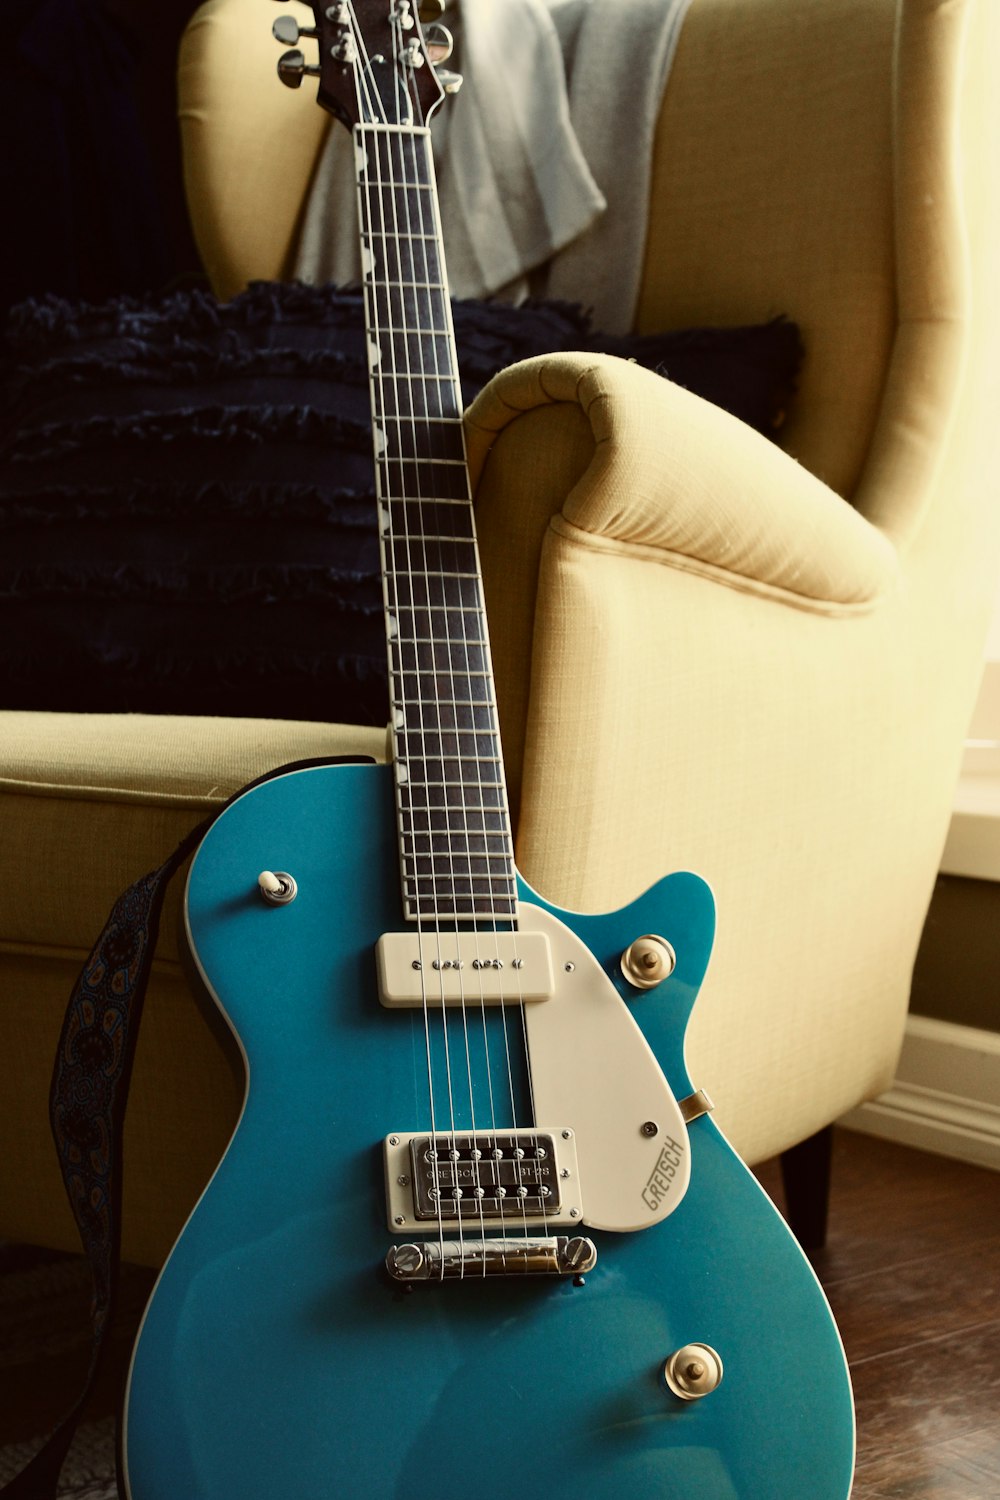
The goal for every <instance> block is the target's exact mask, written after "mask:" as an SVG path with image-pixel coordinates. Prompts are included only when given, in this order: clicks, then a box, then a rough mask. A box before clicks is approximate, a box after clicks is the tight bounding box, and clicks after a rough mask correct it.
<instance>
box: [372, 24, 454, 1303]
mask: <svg viewBox="0 0 1000 1500" xmlns="http://www.w3.org/2000/svg"><path fill="white" fill-rule="evenodd" d="M391 32H392V47H393V59H392V61H393V67H392V78H393V79H394V80H395V81H396V85H397V90H398V86H399V85H398V80H399V79H400V77H402V78H403V79H404V80H405V79H406V69H405V66H404V65H403V53H404V47H403V35H402V33H403V26H402V16H401V15H399V14H398V13H397V14H394V16H393V18H392V25H391ZM406 98H407V99H409V98H410V93H409V90H408V89H407V90H406ZM402 113H403V111H401V110H400V109H399V108H398V107H397V109H396V115H397V117H398V116H400V115H401V114H402ZM403 138H404V137H403V135H402V133H401V134H400V135H399V137H398V138H397V139H398V141H399V143H400V150H401V151H402V144H401V143H402V140H403ZM374 144H375V161H376V168H377V173H378V185H379V189H380V192H379V199H380V213H381V218H380V222H381V229H382V247H383V263H384V265H385V268H386V275H385V295H386V316H387V320H388V326H389V330H390V344H391V345H392V348H393V351H394V355H395V351H396V348H397V343H396V341H394V340H393V338H392V294H391V289H390V281H391V278H390V276H389V274H388V273H389V271H390V270H391V263H390V258H389V236H388V231H387V223H386V213H385V203H386V197H385V192H384V186H385V183H384V182H383V176H382V161H381V155H380V150H379V141H378V138H377V137H376V139H375V143H374ZM393 144H394V143H393V137H392V136H391V135H390V134H387V135H386V137H385V147H386V160H387V166H388V185H389V189H390V194H389V202H390V204H391V208H392V218H393V225H394V234H393V237H394V240H395V246H396V268H397V270H398V271H399V272H401V271H402V238H401V236H400V233H399V219H398V208H397V187H398V184H397V183H396V181H395V176H394V162H393ZM404 186H405V179H404ZM408 196H409V194H408V192H407V198H408ZM412 243H413V242H412V238H411V239H410V240H409V247H410V253H411V255H412ZM398 279H399V281H400V282H401V281H402V276H401V275H400V276H399V278H398ZM373 280H374V276H373ZM373 298H374V299H375V300H376V301H377V290H373ZM400 302H402V295H401V288H400ZM401 311H403V310H402V308H401ZM401 322H402V333H401V337H402V349H403V363H404V365H405V370H406V386H405V389H406V391H407V392H408V394H409V403H410V404H409V424H410V436H411V440H412V441H411V446H412V451H413V453H414V455H416V453H417V451H418V445H417V426H416V403H415V401H414V382H413V369H412V365H411V359H410V334H409V332H408V331H407V324H406V316H405V312H403V316H402V319H401ZM396 363H397V362H396V359H395V358H394V360H393V365H394V371H393V375H394V381H395V395H396V421H397V426H398V428H399V432H400V436H402V427H403V419H402V416H401V414H400V402H399V393H400V392H399V380H398V370H397V369H396ZM424 424H425V431H426V430H427V416H426V414H425V419H424ZM399 448H400V453H402V443H400V445H399ZM388 488H389V489H390V490H391V485H390V486H388ZM401 508H402V506H401ZM387 516H388V535H389V538H390V548H391V552H392V557H393V568H394V570H395V566H396V558H395V550H396V549H395V522H394V518H393V514H392V501H391V499H390V500H388V501H387ZM404 540H405V551H406V562H407V571H408V573H409V576H410V609H411V612H412V611H413V608H414V604H413V598H414V578H415V575H414V569H413V546H412V538H411V536H410V531H409V527H408V526H407V527H406V529H405V534H404ZM424 551H425V556H424V563H425V567H424V577H425V584H424V587H425V592H426V594H427V597H428V599H429V598H430V595H431V582H430V572H429V569H428V568H427V567H426V562H427V557H426V544H425V548H424ZM397 607H398V589H397ZM396 649H397V655H398V659H399V664H400V669H399V676H400V681H401V683H404V684H405V680H406V674H405V671H404V670H403V648H402V641H401V637H400V634H399V632H398V629H397V647H396ZM414 669H415V670H414V684H415V693H416V704H417V710H418V712H419V718H420V730H421V743H422V745H423V744H424V741H423V736H422V731H423V723H424V700H423V697H422V693H421V686H420V678H421V674H420V671H419V667H418V664H417V660H416V644H414ZM403 699H404V722H405V719H406V714H405V701H406V695H405V690H404V694H403ZM435 704H436V707H437V712H438V717H439V720H440V704H439V702H438V700H437V697H436V696H435ZM397 763H398V758H397ZM405 764H406V769H407V777H406V783H407V784H409V785H410V787H411V792H410V802H411V816H410V822H411V830H410V837H411V852H412V856H413V872H414V873H413V876H412V886H411V888H412V891H413V900H414V903H415V906H416V917H417V924H418V931H420V930H421V928H422V908H423V897H422V892H421V890H420V881H421V878H422V877H421V876H420V875H419V874H418V865H417V861H416V847H415V842H414V840H413V833H414V829H413V826H412V825H413V822H414V818H413V801H414V795H413V792H414V788H415V785H416V784H415V783H414V782H413V780H412V777H411V776H410V775H409V772H410V769H411V765H410V754H409V749H407V760H406V762H405ZM430 808H431V800H430V795H429V788H428V796H427V824H428V830H430V829H431V825H432V823H433V818H432V814H431V811H430ZM401 850H402V851H403V859H404V872H405V836H401ZM432 869H433V864H432ZM403 880H404V885H405V880H406V876H405V873H404V874H403ZM431 906H432V908H435V907H436V902H435V900H434V891H433V880H432V882H431ZM433 937H434V946H435V949H436V952H437V960H436V962H437V965H438V971H437V972H438V975H439V982H438V991H439V996H438V998H439V1002H440V1011H441V1038H442V1043H443V1050H444V1063H445V1072H446V1077H447V1092H448V1118H449V1125H450V1145H449V1147H448V1151H449V1156H450V1160H451V1163H452V1177H453V1180H454V1182H456V1183H457V1181H458V1178H459V1177H460V1172H459V1170H458V1162H459V1150H458V1135H457V1130H456V1119H455V1096H454V1086H453V1080H452V1065H451V1039H450V1034H449V1024H448V1006H447V1004H446V999H445V975H446V972H447V971H446V970H445V969H444V968H443V953H442V948H441V927H440V921H439V920H435V921H434V924H433ZM421 951H422V950H421ZM421 983H422V984H424V985H425V984H426V982H425V980H424V978H423V971H422V979H421ZM429 1035H430V1032H429V1018H428V1036H429ZM433 1087H434V1083H433V1076H432V1078H431V1089H432V1090H433ZM438 1150H439V1141H438V1136H437V1133H436V1132H434V1133H433V1134H432V1140H431V1146H430V1152H431V1159H432V1162H434V1164H435V1186H436V1188H437V1217H438V1225H439V1238H440V1241H441V1245H442V1254H441V1265H440V1277H441V1279H443V1278H444V1274H445V1261H444V1251H443V1243H444V1238H443V1237H444V1219H445V1209H444V1194H443V1192H442V1190H441V1185H440V1171H439V1169H438V1166H437V1161H438V1157H437V1152H438ZM453 1194H454V1189H453ZM456 1222H457V1226H458V1241H459V1265H460V1269H461V1272H462V1275H463V1276H464V1270H465V1259H466V1257H465V1248H464V1246H465V1232H464V1226H463V1223H462V1217H461V1212H460V1210H459V1211H458V1212H457V1215H456Z"/></svg>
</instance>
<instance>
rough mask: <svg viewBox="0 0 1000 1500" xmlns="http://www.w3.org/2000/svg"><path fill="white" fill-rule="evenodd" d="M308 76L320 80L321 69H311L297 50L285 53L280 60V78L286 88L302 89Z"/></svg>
mask: <svg viewBox="0 0 1000 1500" xmlns="http://www.w3.org/2000/svg"><path fill="white" fill-rule="evenodd" d="M307 75H308V76H309V77H310V78H318V77H319V75H320V69H319V68H313V67H309V66H308V64H307V63H306V60H305V58H304V57H303V55H302V53H301V52H299V50H298V49H297V48H293V49H292V51H291V52H283V53H282V54H281V56H280V57H279V58H278V77H279V78H280V79H281V81H282V83H283V84H284V85H285V86H286V88H290V89H298V88H301V87H302V80H303V78H304V77H306V76H307Z"/></svg>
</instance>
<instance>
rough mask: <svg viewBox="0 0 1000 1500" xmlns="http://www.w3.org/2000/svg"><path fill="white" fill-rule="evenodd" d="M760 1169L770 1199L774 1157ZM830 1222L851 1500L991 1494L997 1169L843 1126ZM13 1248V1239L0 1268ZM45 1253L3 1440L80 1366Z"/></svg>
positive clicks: (996, 1421)
mask: <svg viewBox="0 0 1000 1500" xmlns="http://www.w3.org/2000/svg"><path fill="white" fill-rule="evenodd" d="M757 1175H758V1177H759V1178H760V1179H761V1181H762V1182H763V1184H764V1186H765V1187H766V1188H767V1190H768V1192H769V1193H770V1194H771V1195H772V1197H773V1198H774V1199H775V1201H776V1202H777V1203H778V1204H779V1205H780V1204H781V1201H782V1190H781V1177H780V1172H779V1167H778V1163H777V1162H769V1163H766V1164H765V1165H763V1166H762V1167H759V1168H758V1169H757ZM829 1222H830V1228H829V1238H828V1243H827V1246H826V1248H825V1249H824V1250H823V1251H821V1252H819V1253H818V1254H817V1255H815V1256H814V1257H813V1259H814V1264H815V1265H816V1269H817V1272H818V1273H819V1276H820V1279H821V1280H822V1281H823V1284H824V1285H825V1287H826V1289H827V1294H828V1296H829V1298H830V1302H831V1304H832V1306H833V1310H834V1313H835V1315H836V1318H837V1321H838V1323H839V1325H840V1330H841V1334H842V1336H843V1339H844V1345H845V1348H846V1350H847V1354H848V1359H849V1361H850V1365H851V1371H852V1375H853V1379H854V1386H855V1396H856V1402H857V1415H858V1468H857V1478H856V1481H855V1487H854V1491H853V1500H1000V1291H998V1281H1000V1275H998V1273H1000V1175H997V1174H994V1173H992V1172H987V1171H984V1170H982V1169H980V1168H977V1167H969V1166H964V1165H963V1164H962V1163H959V1162H952V1161H947V1160H945V1159H944V1158H942V1157H936V1156H928V1155H925V1154H924V1153H922V1152H918V1151H911V1150H908V1149H907V1148H905V1147H903V1146H896V1145H893V1144H891V1143H889V1142H886V1141H879V1140H876V1139H874V1138H872V1137H869V1136H862V1135H856V1134H854V1133H852V1132H850V1131H844V1130H838V1131H836V1132H835V1133H834V1164H833V1190H832V1197H831V1205H830V1221H829ZM29 1258H30V1256H29ZM5 1259H6V1262H8V1263H9V1264H6V1265H3V1264H2V1262H3V1261H4V1260H5ZM20 1259H21V1255H20V1253H19V1252H17V1251H16V1250H15V1249H14V1247H9V1248H8V1250H7V1252H6V1256H5V1257H4V1256H0V1269H6V1270H7V1271H8V1272H11V1273H12V1272H13V1271H14V1270H15V1269H16V1268H17V1265H18V1262H19V1260H20ZM46 1260H52V1261H54V1262H55V1264H54V1265H52V1266H48V1265H47V1264H43V1265H41V1266H39V1267H38V1268H37V1270H36V1271H34V1272H32V1276H37V1277H38V1278H40V1279H39V1284H38V1286H37V1289H36V1291H35V1293H34V1294H33V1295H30V1296H26V1290H25V1289H26V1286H27V1285H28V1283H24V1282H21V1283H13V1282H12V1284H11V1297H9V1298H8V1304H9V1305H7V1306H6V1311H5V1302H4V1297H3V1295H2V1293H3V1286H4V1279H3V1278H2V1277H0V1334H3V1333H6V1334H10V1333H11V1332H12V1330H13V1328H14V1326H15V1324H16V1326H17V1327H18V1329H19V1330H20V1332H19V1334H18V1336H17V1338H16V1339H14V1338H8V1337H3V1336H0V1384H2V1385H3V1386H4V1387H5V1395H4V1397H3V1399H2V1400H0V1444H3V1443H11V1442H18V1441H25V1440H27V1439H29V1438H32V1437H33V1436H34V1435H35V1434H37V1433H39V1432H41V1431H43V1430H44V1429H45V1428H46V1427H47V1426H48V1425H49V1423H50V1422H51V1420H52V1418H53V1417H54V1416H55V1414H56V1413H57V1412H59V1411H62V1410H65V1408H66V1406H67V1405H68V1403H69V1400H70V1398H71V1396H72V1393H73V1392H74V1391H75V1390H76V1389H78V1382H79V1379H80V1375H81V1373H82V1369H83V1368H84V1367H85V1364H86V1348H87V1335H86V1328H87V1318H86V1304H87V1296H88V1275H87V1271H86V1267H85V1266H83V1265H82V1263H80V1262H77V1261H74V1260H72V1259H65V1258H62V1257H48V1258H46ZM53 1278H54V1279H53ZM151 1282H152V1273H151V1272H148V1271H143V1270H140V1269H139V1268H136V1267H128V1268H125V1270H124V1275H123V1286H122V1307H121V1316H120V1318H119V1321H118V1327H117V1336H116V1339H115V1347H114V1354H113V1357H112V1359H111V1360H110V1361H109V1367H108V1370H107V1372H106V1375H105V1378H104V1379H103V1380H102V1381H101V1382H100V1384H99V1387H98V1390H97V1391H96V1392H95V1395H94V1396H93V1398H92V1399H91V1401H90V1403H89V1405H88V1410H87V1413H86V1419H87V1420H89V1421H92V1422H93V1421H96V1420H99V1419H101V1418H105V1417H107V1416H109V1415H110V1414H111V1413H113V1412H114V1410H115V1408H116V1406H117V1402H118V1393H119V1390H120V1385H121V1380H122V1376H123V1373H124V1371H125V1369H126V1367H127V1360H128V1351H129V1347H130V1342H131V1338H132V1334H133V1331H134V1328H135V1326H136V1325H137V1323H138V1320H139V1317H140V1314H141V1309H142V1306H143V1302H144V1299H145V1296H146V1294H147V1292H148V1290H149V1287H150V1285H151ZM108 1462H109V1465H110V1459H109V1461H108ZM109 1473H110V1467H109ZM102 1493H103V1492H102ZM109 1493H111V1491H110V1490H109ZM707 1500H712V1497H707ZM752 1500H780V1497H779V1496H771V1495H760V1496H753V1497H752Z"/></svg>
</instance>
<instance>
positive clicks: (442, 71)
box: [435, 68, 462, 94]
mask: <svg viewBox="0 0 1000 1500" xmlns="http://www.w3.org/2000/svg"><path fill="white" fill-rule="evenodd" d="M435 71H436V73H437V81H438V83H439V84H440V85H441V87H442V88H443V89H444V91H445V93H446V94H457V93H458V91H459V89H460V88H461V87H462V75H461V73H452V72H451V71H450V70H449V69H448V68H437V69H435Z"/></svg>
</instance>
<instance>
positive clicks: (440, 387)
mask: <svg viewBox="0 0 1000 1500" xmlns="http://www.w3.org/2000/svg"><path fill="white" fill-rule="evenodd" d="M409 72H410V75H411V76H410V80H409V82H410V90H411V95H412V97H413V99H414V100H415V101H416V107H417V110H418V111H419V110H420V108H421V103H420V97H419V93H418V91H417V89H416V79H415V77H414V76H413V75H414V74H415V68H413V67H412V66H411V67H410V69H409ZM421 127H422V128H423V129H425V130H426V124H425V123H424V121H423V119H422V118H421ZM421 147H422V148H423V157H424V161H425V163H426V166H427V169H428V188H432V186H433V184H432V179H431V176H430V173H431V171H432V165H431V161H432V158H431V152H430V147H429V138H428V137H427V136H426V135H424V136H418V135H417V134H415V133H414V134H411V135H409V136H401V137H400V139H399V148H400V160H401V165H402V166H403V168H404V177H405V176H406V172H405V156H406V152H407V150H409V153H410V161H411V165H410V176H411V177H412V178H413V179H414V180H415V182H416V201H417V205H418V222H419V234H420V237H421V238H420V241H419V243H420V244H421V245H422V246H423V274H422V276H421V275H420V274H418V271H419V268H418V266H417V264H416V251H415V246H416V244H417V243H418V241H417V240H416V238H415V236H414V223H413V213H412V204H411V197H412V194H411V193H410V192H409V191H406V192H405V193H404V196H403V203H404V210H405V218H406V236H407V239H408V242H409V245H410V246H411V251H410V263H411V264H410V269H411V273H412V292H413V303H414V307H416V306H417V304H418V303H419V300H420V294H421V291H422V290H423V291H425V292H426V297H427V314H428V317H427V321H428V323H429V330H428V331H429V335H430V348H431V349H432V351H433V364H434V378H435V385H434V390H435V392H436V394H437V396H438V405H439V406H440V407H441V411H440V412H436V413H435V416H437V415H442V416H443V414H444V411H443V408H444V399H443V398H444V392H445V389H446V383H447V378H448V372H445V375H444V376H442V371H441V362H440V358H439V355H438V339H439V337H440V336H441V331H439V330H438V328H437V327H436V318H435V316H434V290H435V286H436V284H438V283H440V285H441V286H442V287H443V285H444V283H445V282H446V280H447V277H446V273H445V267H444V253H443V247H442V244H441V241H440V236H437V237H436V239H433V240H432V239H430V238H428V236H427V228H428V226H427V222H426V219H425V215H424V197H425V193H424V190H423V184H422V182H421V180H420V177H421V172H420V157H419V153H420V151H421ZM396 201H397V200H396V199H395V197H394V199H393V202H394V205H395V203H396ZM396 225H397V231H398V227H399V225H398V217H397V219H396ZM430 246H433V249H434V252H435V257H436V260H437V266H436V268H435V270H434V274H433V275H432V270H431V266H430V264H429V255H428V247H430ZM399 269H400V288H399V290H400V304H401V308H402V310H403V316H404V320H405V319H406V318H407V313H406V309H405V296H404V292H403V286H402V270H403V268H402V264H400V267H399ZM421 282H423V283H424V285H423V287H421V285H420V283H421ZM414 322H415V324H416V325H417V326H418V327H419V324H420V322H421V319H420V318H419V316H417V317H415V319H414ZM417 351H418V359H419V364H420V374H421V387H422V406H423V416H424V422H425V430H426V431H429V430H430V429H429V421H430V415H431V414H430V410H429V383H428V381H427V379H426V378H424V377H426V376H427V375H428V373H429V368H428V364H427V360H426V351H427V341H426V339H423V338H420V337H419V336H418V343H417ZM450 383H451V388H452V398H453V399H454V397H455V394H456V391H455V387H456V384H457V374H456V370H455V361H454V352H453V346H452V371H451V376H450ZM410 390H411V398H412V394H413V385H412V383H411V386H410ZM414 492H415V493H414V500H415V503H416V507H417V511H418V514H419V518H420V536H421V539H422V541H423V552H424V561H425V563H428V562H429V557H428V549H427V515H426V512H425V509H424V499H425V498H427V499H429V500H430V501H432V502H433V501H434V500H435V496H434V495H433V494H432V495H431V496H429V497H425V496H424V494H423V476H422V472H421V469H420V465H419V464H417V465H415V468H414ZM409 503H410V502H409V497H407V500H406V502H405V504H406V506H407V507H408V506H409ZM441 561H442V562H443V558H442V559H441ZM441 576H442V598H441V609H442V612H443V614H444V618H445V627H444V637H445V639H444V644H445V647H446V649H448V650H449V657H448V671H447V675H448V680H449V684H450V687H451V695H452V704H453V708H454V717H455V725H456V727H455V734H456V743H457V742H458V734H459V729H458V718H459V714H458V684H457V681H456V676H455V666H454V661H453V659H452V657H451V653H450V646H451V640H450V632H449V628H448V625H447V618H448V617H447V605H448V586H447V579H446V577H445V575H444V573H443V572H442V575H441ZM458 586H459V589H460V590H461V587H462V585H461V583H459V585H458ZM461 618H462V619H463V621H464V615H462V616H461ZM431 620H432V611H431V610H430V609H428V626H429V628H428V635H427V639H426V641H425V642H424V644H425V645H427V646H428V647H429V650H430V658H431V666H432V671H433V674H434V678H435V682H437V680H438V668H437V663H436V660H435V631H434V627H433V625H432V624H431V623H430V622H431ZM413 635H414V654H415V657H416V655H417V652H418V650H419V646H420V641H419V639H418V632H417V629H416V621H415V619H414V623H413ZM442 675H443V674H442ZM433 701H434V711H435V716H436V719H437V745H438V752H439V754H440V757H441V777H442V782H443V784H444V788H445V796H444V800H445V803H446V804H447V802H448V798H447V790H448V788H447V777H446V775H445V751H444V722H443V717H442V710H441V700H440V695H439V694H435V695H434V700H433ZM424 750H425V755H426V741H425V742H424ZM425 765H426V762H425ZM460 785H461V781H460ZM428 790H429V789H428ZM463 801H464V798H463ZM451 821H452V813H451V812H450V811H448V812H446V813H445V822H446V825H449V831H448V834H447V835H446V841H447V854H448V867H449V879H450V884H451V890H452V898H453V906H454V908H455V912H454V916H455V923H456V934H455V940H456V952H457V950H458V943H459V931H458V905H459V902H458V896H457V887H458V868H457V865H456V856H455V846H454V833H453V831H452V830H451V829H450V824H451ZM431 865H432V870H433V865H434V858H433V855H432V857H431ZM469 870H470V876H471V862H470V866H469ZM437 884H438V882H437V879H436V877H435V876H434V875H433V874H432V885H433V886H434V891H433V896H434V904H435V906H436V907H437V906H438V905H439V897H438V893H437ZM470 890H471V881H470ZM437 919H438V921H439V922H440V920H441V914H440V911H438V913H437ZM475 941H476V953H477V957H478V956H479V946H478V944H479V934H478V929H476V930H475ZM456 961H457V960H456ZM452 972H453V973H454V974H455V975H456V976H457V982H458V991H459V999H460V1004H461V1014H462V1035H463V1040H464V1046H465V1059H466V1073H467V1077H468V1085H469V1119H470V1130H471V1136H470V1165H471V1171H472V1178H473V1197H474V1200H475V1201H474V1207H475V1209H476V1211H477V1213H478V1218H479V1229H480V1234H481V1236H482V1237H483V1238H484V1239H485V1237H486V1222H485V1216H484V1212H483V1198H484V1196H485V1195H484V1190H483V1185H482V1175H481V1168H480V1165H479V1162H480V1157H479V1154H478V1153H479V1146H478V1141H479V1131H478V1126H477V1121H476V1102H475V1091H474V1087H473V1073H472V1057H471V1046H470V1038H469V1016H468V1003H467V1001H468V997H467V991H466V981H465V972H464V969H463V968H461V967H459V968H457V969H453V970H452ZM480 990H481V991H482V984H481V983H480ZM480 1003H481V1004H482V1005H483V1006H484V1000H483V997H482V994H481V1002H480ZM490 1095H491V1097H492V1084H490ZM494 1124H495V1119H494ZM494 1144H495V1142H494ZM460 1176H461V1174H460V1172H459V1169H458V1166H457V1164H456V1167H455V1182H454V1186H453V1190H452V1193H453V1199H454V1202H455V1214H456V1218H457V1219H458V1220H459V1222H460V1223H462V1222H464V1218H465V1215H464V1214H463V1204H462V1197H463V1194H464V1189H463V1187H462V1184H461V1181H460ZM470 1217H471V1216H470ZM463 1274H464V1265H463ZM483 1274H485V1263H484V1266H483Z"/></svg>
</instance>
